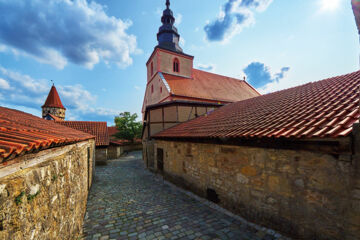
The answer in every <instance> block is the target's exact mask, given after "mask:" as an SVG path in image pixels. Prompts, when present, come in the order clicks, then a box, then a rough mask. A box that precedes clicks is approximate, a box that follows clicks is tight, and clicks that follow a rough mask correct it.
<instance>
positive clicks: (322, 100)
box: [155, 71, 360, 138]
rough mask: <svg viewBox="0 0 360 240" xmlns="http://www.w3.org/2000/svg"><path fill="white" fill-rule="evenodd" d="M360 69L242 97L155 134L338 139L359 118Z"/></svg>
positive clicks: (176, 136)
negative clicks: (259, 94)
mask: <svg viewBox="0 0 360 240" xmlns="http://www.w3.org/2000/svg"><path fill="white" fill-rule="evenodd" d="M359 88H360V71H358V72H354V73H350V74H347V75H343V76H338V77H333V78H329V79H325V80H322V81H318V82H314V83H308V84H305V85H302V86H298V87H295V88H290V89H286V90H283V91H279V92H275V93H271V94H267V95H263V96H259V97H255V98H251V99H247V100H243V101H239V102H236V103H233V104H229V105H227V106H224V107H222V108H220V109H218V110H215V111H214V112H212V113H210V114H209V115H207V116H203V117H199V118H197V119H194V120H191V121H189V122H186V123H183V124H180V125H177V126H175V127H173V128H170V129H167V130H165V131H163V132H161V133H159V134H157V135H156V136H155V137H162V138H167V137H168V138H182V137H183V138H209V137H258V138H259V137H275V138H280V137H283V138H318V137H320V138H325V137H326V138H336V137H342V136H347V135H349V134H350V133H351V131H352V127H353V124H354V123H356V122H359V118H360V112H359V98H360V95H359V93H360V92H359Z"/></svg>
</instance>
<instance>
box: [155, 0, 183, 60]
mask: <svg viewBox="0 0 360 240" xmlns="http://www.w3.org/2000/svg"><path fill="white" fill-rule="evenodd" d="M161 22H162V26H161V27H160V28H159V32H158V34H157V40H158V42H159V44H158V46H157V47H160V48H163V49H167V50H170V51H173V52H177V53H182V52H183V50H182V48H181V47H180V45H179V41H180V35H179V33H178V30H177V28H176V27H175V26H174V24H175V18H174V14H173V12H172V11H171V9H170V1H169V0H167V1H166V9H165V10H164V12H163V16H162V17H161Z"/></svg>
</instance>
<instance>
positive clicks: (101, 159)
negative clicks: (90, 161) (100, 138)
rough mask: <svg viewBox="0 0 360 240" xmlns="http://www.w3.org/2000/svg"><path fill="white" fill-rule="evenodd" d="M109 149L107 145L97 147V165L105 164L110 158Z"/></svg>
mask: <svg viewBox="0 0 360 240" xmlns="http://www.w3.org/2000/svg"><path fill="white" fill-rule="evenodd" d="M107 154H108V149H107V148H106V147H97V148H96V150H95V162H96V165H104V164H106V162H107V159H108V156H107Z"/></svg>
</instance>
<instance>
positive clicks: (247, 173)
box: [241, 166, 257, 177]
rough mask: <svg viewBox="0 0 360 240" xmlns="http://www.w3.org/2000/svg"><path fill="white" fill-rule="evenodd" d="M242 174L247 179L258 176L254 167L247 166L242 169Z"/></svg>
mask: <svg viewBox="0 0 360 240" xmlns="http://www.w3.org/2000/svg"><path fill="white" fill-rule="evenodd" d="M241 173H242V174H243V175H245V176H247V177H253V176H256V174H257V170H256V168H254V167H252V166H245V167H243V168H241Z"/></svg>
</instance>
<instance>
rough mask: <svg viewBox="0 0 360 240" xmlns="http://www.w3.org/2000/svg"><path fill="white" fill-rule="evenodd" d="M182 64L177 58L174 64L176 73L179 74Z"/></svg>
mask: <svg viewBox="0 0 360 240" xmlns="http://www.w3.org/2000/svg"><path fill="white" fill-rule="evenodd" d="M179 69H180V62H179V59H177V58H175V59H174V63H173V70H174V72H179V71H180V70H179Z"/></svg>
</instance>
